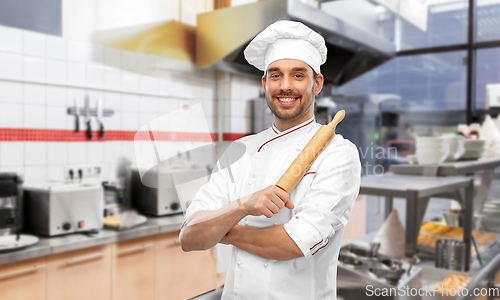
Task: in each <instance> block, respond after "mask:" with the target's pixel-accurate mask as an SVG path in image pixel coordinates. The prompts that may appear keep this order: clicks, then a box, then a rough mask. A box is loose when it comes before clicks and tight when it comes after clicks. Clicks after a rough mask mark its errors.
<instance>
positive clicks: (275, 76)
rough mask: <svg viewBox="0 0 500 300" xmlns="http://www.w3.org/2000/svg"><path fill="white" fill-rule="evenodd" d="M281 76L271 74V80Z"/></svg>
mask: <svg viewBox="0 0 500 300" xmlns="http://www.w3.org/2000/svg"><path fill="white" fill-rule="evenodd" d="M279 77H280V75H279V74H271V78H279Z"/></svg>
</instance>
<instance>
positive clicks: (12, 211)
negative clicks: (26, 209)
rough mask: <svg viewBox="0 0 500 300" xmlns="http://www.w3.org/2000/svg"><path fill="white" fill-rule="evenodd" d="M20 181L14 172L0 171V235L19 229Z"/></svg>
mask: <svg viewBox="0 0 500 300" xmlns="http://www.w3.org/2000/svg"><path fill="white" fill-rule="evenodd" d="M22 183H23V180H22V178H21V177H20V176H18V175H17V174H16V173H0V236H3V235H8V234H17V233H19V231H20V230H21V227H22V222H21V209H20V208H21V206H22V195H23V190H22Z"/></svg>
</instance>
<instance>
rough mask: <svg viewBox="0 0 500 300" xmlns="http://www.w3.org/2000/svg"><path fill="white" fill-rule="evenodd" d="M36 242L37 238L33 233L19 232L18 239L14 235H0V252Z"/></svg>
mask: <svg viewBox="0 0 500 300" xmlns="http://www.w3.org/2000/svg"><path fill="white" fill-rule="evenodd" d="M36 243H38V238H37V237H36V236H34V235H28V234H21V235H19V241H18V240H17V237H16V235H4V236H0V252H5V251H13V250H19V249H22V248H26V247H29V246H32V245H34V244H36Z"/></svg>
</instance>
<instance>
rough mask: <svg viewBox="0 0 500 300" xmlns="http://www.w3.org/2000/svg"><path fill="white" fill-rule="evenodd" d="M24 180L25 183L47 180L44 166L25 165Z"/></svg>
mask: <svg viewBox="0 0 500 300" xmlns="http://www.w3.org/2000/svg"><path fill="white" fill-rule="evenodd" d="M24 182H25V183H26V184H27V185H30V184H39V183H44V182H47V168H46V166H25V167H24Z"/></svg>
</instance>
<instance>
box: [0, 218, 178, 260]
mask: <svg viewBox="0 0 500 300" xmlns="http://www.w3.org/2000/svg"><path fill="white" fill-rule="evenodd" d="M183 220H184V215H182V214H181V215H173V216H165V217H156V218H155V217H148V221H147V222H146V223H144V224H142V225H141V226H138V227H136V228H132V229H128V230H124V231H116V230H112V229H105V228H103V229H101V230H100V231H99V233H97V234H82V233H73V234H69V235H64V236H56V237H41V236H38V238H39V239H40V241H39V242H38V243H37V244H36V245H33V246H31V247H28V248H25V249H22V250H18V251H10V252H0V265H2V264H7V263H11V262H16V261H21V260H26V259H30V258H36V257H40V256H45V255H50V254H56V253H62V252H68V251H73V250H78V249H83V248H88V247H94V246H100V245H105V244H109V243H114V242H119V241H124V240H130V239H135V238H140V237H145V236H150V235H155V234H159V233H165V232H172V231H175V230H179V229H180V226H181V224H182V221H183Z"/></svg>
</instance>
